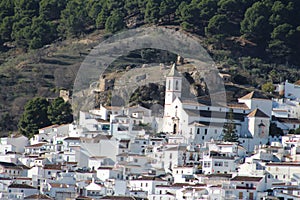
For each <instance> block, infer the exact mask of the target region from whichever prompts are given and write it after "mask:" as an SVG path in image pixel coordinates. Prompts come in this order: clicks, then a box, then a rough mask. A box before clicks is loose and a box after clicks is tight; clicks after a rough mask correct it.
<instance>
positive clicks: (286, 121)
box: [276, 117, 300, 124]
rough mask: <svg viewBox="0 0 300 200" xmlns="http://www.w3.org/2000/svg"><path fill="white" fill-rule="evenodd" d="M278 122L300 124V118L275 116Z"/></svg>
mask: <svg viewBox="0 0 300 200" xmlns="http://www.w3.org/2000/svg"><path fill="white" fill-rule="evenodd" d="M276 119H277V121H278V122H282V123H287V124H300V120H299V119H297V118H279V117H276Z"/></svg>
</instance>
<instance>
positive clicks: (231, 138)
mask: <svg viewBox="0 0 300 200" xmlns="http://www.w3.org/2000/svg"><path fill="white" fill-rule="evenodd" d="M235 131H236V126H235V124H234V119H233V110H232V109H230V110H229V114H228V120H227V123H225V124H224V127H223V141H224V142H238V141H239V137H238V135H237V134H236V133H235Z"/></svg>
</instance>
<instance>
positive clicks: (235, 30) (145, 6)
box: [0, 0, 300, 65]
mask: <svg viewBox="0 0 300 200" xmlns="http://www.w3.org/2000/svg"><path fill="white" fill-rule="evenodd" d="M299 9H300V2H299V1H298V0H286V1H276V0H260V1H255V0H67V1H66V0H3V1H1V3H0V44H1V47H2V51H3V50H5V46H6V45H4V46H3V44H8V43H13V44H14V45H16V46H17V47H21V48H25V49H28V48H31V49H37V48H41V47H43V46H44V45H46V44H50V43H51V42H53V41H55V40H57V39H62V38H68V37H78V36H81V35H84V34H87V33H90V32H91V31H93V30H96V29H105V30H106V31H107V32H111V33H114V32H117V31H119V30H122V29H125V28H133V27H136V26H140V25H143V24H157V25H180V26H181V27H182V28H183V29H185V30H187V31H190V32H193V33H196V34H198V35H200V36H204V37H205V38H207V39H208V41H209V42H211V43H213V44H214V45H215V47H217V48H220V47H221V48H225V47H226V46H228V40H229V39H230V38H242V39H243V40H246V41H250V42H251V44H253V46H255V48H256V52H257V54H258V55H260V56H264V58H268V59H269V60H273V61H274V60H275V61H276V62H279V63H285V62H290V63H293V64H298V65H299V62H300V61H299V58H298V57H299V56H296V55H298V54H299V53H300V43H299V42H296V41H298V40H299V38H300V33H299V31H300V21H299V20H298V19H300V12H298V11H299ZM7 42H8V43H7Z"/></svg>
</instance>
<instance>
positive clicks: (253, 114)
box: [247, 108, 269, 118]
mask: <svg viewBox="0 0 300 200" xmlns="http://www.w3.org/2000/svg"><path fill="white" fill-rule="evenodd" d="M247 117H262V118H269V116H268V115H266V114H265V113H264V112H263V111H261V110H259V109H258V108H256V109H255V110H253V111H252V112H250V113H249V114H248V115H247Z"/></svg>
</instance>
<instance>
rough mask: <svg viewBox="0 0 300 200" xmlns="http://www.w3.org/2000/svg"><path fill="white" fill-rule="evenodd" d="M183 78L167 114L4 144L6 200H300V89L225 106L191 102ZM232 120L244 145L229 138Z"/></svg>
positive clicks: (108, 111)
mask: <svg viewBox="0 0 300 200" xmlns="http://www.w3.org/2000/svg"><path fill="white" fill-rule="evenodd" d="M182 79H183V78H182V76H181V74H180V73H179V72H178V71H177V69H176V66H175V65H174V66H172V68H171V70H170V71H169V72H168V73H167V74H166V97H165V106H164V111H163V115H162V116H159V115H157V114H153V110H152V109H148V108H145V107H142V106H140V105H136V106H130V107H116V106H101V107H100V108H99V109H95V110H91V111H89V112H80V117H79V120H78V122H76V123H71V124H64V125H53V126H49V127H44V128H42V129H40V130H39V134H36V135H34V137H32V138H30V139H29V140H28V139H27V138H26V137H24V136H21V135H10V136H9V137H6V138H1V140H0V199H12V200H14V199H77V200H81V199H82V200H83V199H123V200H126V199H128V200H129V199H149V200H183V199H185V200H187V199H190V200H195V199H211V200H223V199H250V200H251V199H253V200H254V199H300V186H299V185H300V135H295V134H290V133H291V130H292V129H294V130H295V129H298V128H299V126H300V120H299V113H300V109H299V108H300V105H299V102H300V101H299V99H300V97H299V94H300V92H299V90H300V86H297V85H294V86H293V87H291V86H290V83H288V82H286V83H285V85H283V86H280V87H281V90H282V87H283V88H284V89H285V86H287V88H286V90H288V91H289V92H287V93H286V94H284V95H283V98H282V99H273V100H270V99H267V98H265V97H263V96H261V95H259V94H258V93H256V92H250V93H249V94H247V95H245V96H243V97H241V98H239V99H238V102H237V103H232V104H228V105H225V106H224V105H219V106H216V105H211V104H210V103H207V102H201V101H200V102H199V101H193V100H190V99H185V98H184V97H182V96H181V89H182ZM297 95H298V96H297ZM229 120H231V123H234V124H235V134H237V135H238V136H239V142H224V141H222V134H223V129H224V124H226V123H228V121H229ZM271 126H273V127H274V126H275V127H276V126H277V127H278V128H280V129H281V130H282V134H280V135H278V134H277V135H276V134H274V133H272V130H273V129H271V128H270V127H271ZM270 130H271V131H270Z"/></svg>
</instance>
